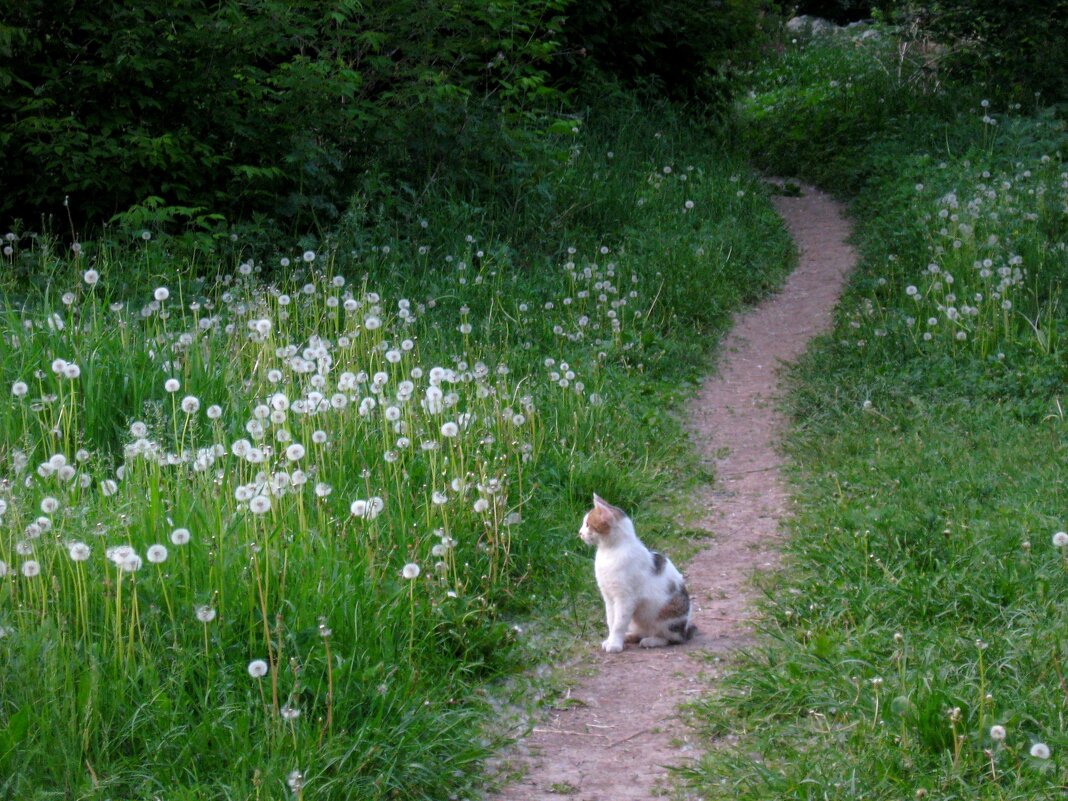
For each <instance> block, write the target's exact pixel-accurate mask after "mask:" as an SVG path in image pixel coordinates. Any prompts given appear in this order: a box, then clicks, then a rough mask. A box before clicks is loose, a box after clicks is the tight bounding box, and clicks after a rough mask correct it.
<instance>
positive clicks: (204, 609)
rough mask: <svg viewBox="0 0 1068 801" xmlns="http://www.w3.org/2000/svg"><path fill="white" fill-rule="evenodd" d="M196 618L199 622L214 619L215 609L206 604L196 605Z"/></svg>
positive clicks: (208, 621)
mask: <svg viewBox="0 0 1068 801" xmlns="http://www.w3.org/2000/svg"><path fill="white" fill-rule="evenodd" d="M196 616H197V620H199V621H200V622H201V623H211V621H213V620H214V619H215V610H214V609H212V608H211V607H210V606H208V605H207V604H204V605H203V606H198V607H197V609H196Z"/></svg>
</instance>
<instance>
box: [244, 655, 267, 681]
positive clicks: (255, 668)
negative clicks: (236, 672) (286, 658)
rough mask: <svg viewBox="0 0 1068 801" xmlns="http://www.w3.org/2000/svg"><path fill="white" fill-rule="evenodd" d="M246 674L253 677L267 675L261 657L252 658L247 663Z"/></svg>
mask: <svg viewBox="0 0 1068 801" xmlns="http://www.w3.org/2000/svg"><path fill="white" fill-rule="evenodd" d="M248 675H250V676H251V677H252V678H254V679H259V678H262V677H263V676H266V675H267V663H266V662H265V661H264V660H262V659H253V660H252V661H251V662H249V663H248Z"/></svg>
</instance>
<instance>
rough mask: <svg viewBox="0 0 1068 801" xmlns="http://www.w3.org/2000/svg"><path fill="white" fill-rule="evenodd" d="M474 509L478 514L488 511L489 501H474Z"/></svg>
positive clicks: (481, 499) (483, 499)
mask: <svg viewBox="0 0 1068 801" xmlns="http://www.w3.org/2000/svg"><path fill="white" fill-rule="evenodd" d="M474 509H475V511H476V512H479V513H482V512H485V511H486V510H487V509H489V501H487V500H486V499H485V498H479V499H478V500H477V501H475V506H474Z"/></svg>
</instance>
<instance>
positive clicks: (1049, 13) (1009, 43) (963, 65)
mask: <svg viewBox="0 0 1068 801" xmlns="http://www.w3.org/2000/svg"><path fill="white" fill-rule="evenodd" d="M886 5H887V6H888V7H891V8H893V9H895V10H896V11H897V13H898V16H899V17H904V18H906V19H909V20H912V21H914V22H915V23H916V24H917V25H918V27H919V29H920V30H921V31H922V32H923V33H925V34H927V35H930V36H931V37H933V38H934V39H935V40H937V41H939V42H941V43H943V44H945V45H947V46H948V47H949V52H948V57H947V59H946V62H945V63H946V65H947V66H949V67H952V68H956V69H957V70H958V71H960V72H964V73H967V74H968V75H971V76H973V77H977V78H980V79H983V80H986V81H988V82H989V83H990V85H991V86H994V87H998V88H1000V89H1002V90H1010V91H1020V92H1027V93H1030V92H1032V91H1037V92H1040V93H1042V94H1043V95H1045V98H1046V99H1048V100H1053V101H1058V100H1064V99H1065V98H1066V97H1068V2H1066V0H978V2H977V0H930V2H900V1H899V2H891V3H887V4H886Z"/></svg>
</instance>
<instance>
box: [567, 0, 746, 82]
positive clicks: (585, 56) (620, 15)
mask: <svg viewBox="0 0 1068 801" xmlns="http://www.w3.org/2000/svg"><path fill="white" fill-rule="evenodd" d="M765 5H766V3H764V2H761V0H725V2H719V3H704V2H700V0H667V2H655V1H654V0H622V2H611V1H610V0H590V1H589V2H583V3H574V4H573V5H572V7H571V8H570V9H569V12H568V17H567V24H566V26H565V28H564V31H563V41H564V43H565V52H566V54H567V55H566V58H565V59H564V60H563V62H561V66H562V67H563V68H564V69H563V71H562V72H561V76H562V78H563V79H564V80H565V81H567V82H569V83H570V84H571V85H572V86H587V88H589V87H590V86H592V87H593V88H594V90H597V88H598V87H599V86H600V84H601V82H602V77H601V76H604V75H608V76H611V77H612V78H614V79H616V80H618V81H620V82H621V83H622V84H623V85H624V86H629V87H634V86H644V87H647V88H649V89H651V90H654V91H655V92H656V93H658V94H667V95H669V96H671V97H673V98H676V99H680V98H698V99H700V100H702V101H712V102H716V103H718V102H722V101H723V100H724V99H725V98H726V97H727V96H728V95H729V93H730V87H731V86H732V84H733V82H734V78H735V77H736V70H737V68H738V66H739V65H740V64H741V63H744V61H745V59H747V58H748V57H749V56H751V55H752V54H753V52H754V48H755V46H756V44H757V43H758V42H759V35H760V32H761V28H762V25H763V22H764V18H765V15H764V6H765Z"/></svg>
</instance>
